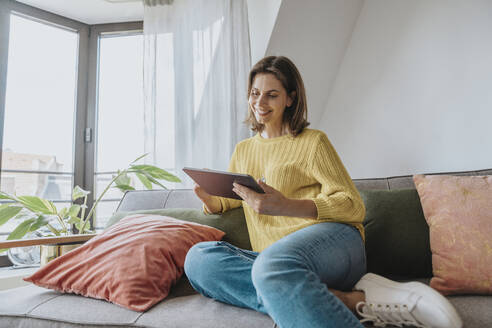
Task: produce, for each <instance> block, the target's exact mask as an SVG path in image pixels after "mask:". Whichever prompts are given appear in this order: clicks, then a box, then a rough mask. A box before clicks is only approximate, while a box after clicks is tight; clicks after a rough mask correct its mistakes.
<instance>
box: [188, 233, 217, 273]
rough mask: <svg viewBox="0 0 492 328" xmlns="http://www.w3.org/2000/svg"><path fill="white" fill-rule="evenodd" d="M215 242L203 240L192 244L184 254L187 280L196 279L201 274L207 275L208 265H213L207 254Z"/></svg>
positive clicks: (214, 245)
mask: <svg viewBox="0 0 492 328" xmlns="http://www.w3.org/2000/svg"><path fill="white" fill-rule="evenodd" d="M216 245H217V242H214V241H205V242H201V243H198V244H195V245H193V247H191V248H190V249H189V251H188V253H187V254H186V258H185V262H184V271H185V274H186V276H187V277H188V280H190V281H192V280H193V281H197V280H200V277H201V276H207V271H208V269H209V267H210V266H214V265H215V264H214V263H211V262H212V258H211V257H208V256H207V253H209V250H210V249H211V248H214V247H216Z"/></svg>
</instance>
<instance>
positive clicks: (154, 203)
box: [116, 169, 492, 212]
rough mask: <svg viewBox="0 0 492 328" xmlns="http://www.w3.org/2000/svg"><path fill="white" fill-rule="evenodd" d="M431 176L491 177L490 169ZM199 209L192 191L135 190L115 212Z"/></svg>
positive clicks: (361, 182)
mask: <svg viewBox="0 0 492 328" xmlns="http://www.w3.org/2000/svg"><path fill="white" fill-rule="evenodd" d="M431 174H453V175H492V169H487V170H478V171H461V172H444V173H431ZM354 184H355V186H356V187H357V189H359V190H393V189H414V188H415V185H414V184H413V180H412V176H411V175H405V176H396V177H387V178H374V179H354ZM201 207H202V202H201V201H200V199H199V198H198V197H197V196H196V195H195V193H194V192H193V190H192V189H173V190H135V191H128V192H126V193H125V195H124V196H123V199H122V200H121V202H120V204H119V205H118V208H117V209H116V211H117V212H119V211H125V212H127V211H138V210H152V209H161V208H201Z"/></svg>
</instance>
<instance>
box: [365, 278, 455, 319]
mask: <svg viewBox="0 0 492 328" xmlns="http://www.w3.org/2000/svg"><path fill="white" fill-rule="evenodd" d="M363 279H364V280H365V279H367V280H370V281H371V282H373V283H376V284H378V285H381V286H390V287H392V288H395V289H400V290H405V291H411V292H413V293H415V294H417V295H420V296H423V295H425V296H430V300H431V301H432V302H434V303H435V305H436V306H438V307H439V309H440V310H441V312H442V313H444V314H445V315H446V316H447V317H448V318H450V320H451V322H452V324H453V325H454V326H450V327H449V328H462V327H463V323H462V321H461V318H460V316H459V315H458V313H457V312H456V309H455V308H454V306H453V305H452V304H451V303H450V302H449V300H447V299H446V297H444V296H443V295H441V294H440V293H439V292H438V291H436V290H434V289H433V288H432V287H430V286H427V285H426V284H423V283H421V282H417V281H412V282H396V281H393V280H390V279H387V278H384V277H381V276H378V275H376V274H373V273H367V274H366V275H365V276H364V277H363ZM438 304H439V305H444V306H445V307H444V308H442V307H441V306H439V305H438Z"/></svg>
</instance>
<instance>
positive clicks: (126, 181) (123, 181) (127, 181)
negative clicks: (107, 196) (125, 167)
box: [114, 172, 132, 186]
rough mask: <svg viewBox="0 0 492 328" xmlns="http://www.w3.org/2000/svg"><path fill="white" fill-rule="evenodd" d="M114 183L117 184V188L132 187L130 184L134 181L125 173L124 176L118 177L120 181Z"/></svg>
mask: <svg viewBox="0 0 492 328" xmlns="http://www.w3.org/2000/svg"><path fill="white" fill-rule="evenodd" d="M114 182H115V183H116V185H117V186H119V185H130V183H131V182H132V179H130V177H129V176H128V174H126V172H125V173H123V174H122V175H120V176H119V177H118V179H116V180H114Z"/></svg>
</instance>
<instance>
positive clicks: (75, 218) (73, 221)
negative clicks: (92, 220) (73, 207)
mask: <svg viewBox="0 0 492 328" xmlns="http://www.w3.org/2000/svg"><path fill="white" fill-rule="evenodd" d="M80 220H81V219H80V218H79V217H78V216H71V217H70V220H68V223H69V224H75V225H76V224H77V223H79V222H80Z"/></svg>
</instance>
